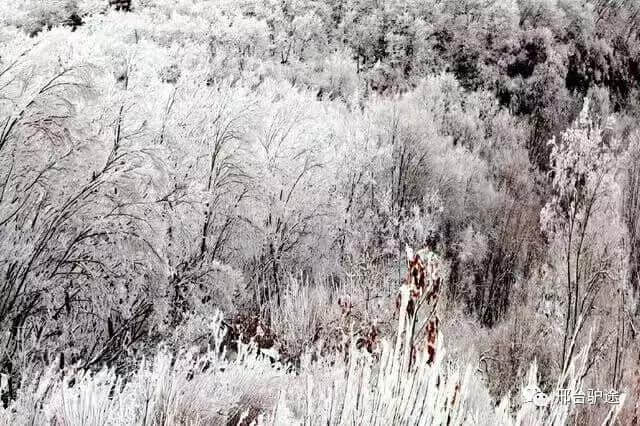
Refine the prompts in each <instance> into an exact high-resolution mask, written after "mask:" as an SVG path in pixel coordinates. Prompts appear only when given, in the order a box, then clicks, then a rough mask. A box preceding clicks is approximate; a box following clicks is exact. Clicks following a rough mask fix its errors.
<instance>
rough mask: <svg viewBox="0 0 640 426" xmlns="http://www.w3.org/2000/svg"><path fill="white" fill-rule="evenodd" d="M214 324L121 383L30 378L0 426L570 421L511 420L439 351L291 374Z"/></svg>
mask: <svg viewBox="0 0 640 426" xmlns="http://www.w3.org/2000/svg"><path fill="white" fill-rule="evenodd" d="M219 321H220V320H219V318H218V319H216V320H214V321H213V322H212V328H211V329H212V331H213V332H214V334H215V335H214V336H212V337H213V338H212V341H213V346H211V347H209V349H208V350H207V351H199V350H197V349H196V348H194V349H193V350H190V351H185V352H181V353H178V354H172V353H170V352H169V351H168V350H164V349H161V350H159V351H158V353H157V354H156V355H155V357H153V359H147V360H143V361H142V362H141V363H140V364H139V366H138V368H137V370H135V371H134V372H132V373H131V374H128V375H118V374H116V373H115V372H114V370H113V369H109V368H104V369H102V370H100V371H97V372H82V371H79V372H66V374H65V375H64V377H63V376H62V375H61V374H60V372H59V371H57V370H56V369H55V368H51V369H50V370H49V371H47V372H45V373H43V374H40V375H36V374H32V375H31V378H30V380H26V379H25V382H24V383H23V385H22V387H21V389H20V391H19V393H18V397H17V399H16V400H15V401H13V402H12V403H11V405H10V406H9V407H8V408H6V409H4V410H2V411H0V424H3V425H32V424H33V425H40V424H55V425H211V424H214V425H215V424H238V423H242V424H265V425H266V424H275V425H290V424H305V425H347V424H349V425H353V424H357V425H391V424H393V425H463V424H464V425H485V424H486V425H489V424H491V425H534V424H536V425H537V424H545V425H561V424H566V423H567V420H568V418H569V416H570V414H571V408H572V407H571V406H570V405H565V404H562V403H561V402H560V401H557V400H552V401H551V402H550V405H549V406H548V407H547V408H536V407H535V406H533V405H532V404H524V405H521V406H520V407H521V408H519V410H518V411H516V412H513V411H512V409H511V399H510V398H509V397H508V396H505V397H504V398H503V399H502V401H500V402H499V404H496V402H495V401H492V400H491V398H490V396H489V393H488V391H487V389H486V388H485V387H484V386H483V385H482V384H481V383H480V381H479V379H478V377H476V376H475V375H474V370H473V369H472V368H471V366H458V365H456V363H455V362H454V361H452V360H447V359H446V357H445V356H443V355H442V354H443V353H444V351H443V349H442V348H439V349H440V350H439V353H440V354H441V355H440V356H439V357H437V358H436V361H435V363H434V364H433V365H428V364H427V363H426V361H425V360H424V359H421V358H420V357H419V358H418V361H417V364H416V365H415V366H414V367H413V368H412V369H410V370H409V369H408V368H406V365H405V363H404V362H403V360H404V359H406V357H405V356H404V355H405V354H406V352H405V351H404V348H403V345H402V344H399V343H397V344H395V345H394V344H391V343H390V342H388V341H383V342H382V345H381V346H382V350H381V352H380V354H379V356H378V357H373V356H371V354H369V353H367V352H363V351H359V350H357V349H356V348H355V347H353V346H352V347H351V349H350V352H349V356H348V360H347V361H345V358H344V357H342V356H336V357H331V359H329V358H320V359H315V360H312V357H311V354H307V355H306V356H305V357H304V359H303V360H302V362H301V366H300V368H299V369H297V370H293V369H290V368H285V366H282V365H280V364H278V363H275V364H274V363H272V362H271V361H270V360H269V359H267V358H265V357H262V356H261V355H259V354H258V352H257V351H255V350H253V348H252V347H251V346H250V345H240V350H239V353H237V354H234V355H235V356H229V355H228V354H226V353H225V351H224V350H221V349H222V348H221V347H220V344H221V342H222V337H223V336H222V333H217V332H216V331H215V330H219V329H220V327H219V324H220V323H219ZM585 354H586V352H585V351H583V352H581V353H580V354H578V356H577V357H576V358H574V360H573V361H572V363H571V364H570V365H569V367H568V368H567V373H566V375H565V377H563V378H560V379H559V380H558V385H557V387H558V388H560V387H563V388H567V389H573V390H577V389H580V387H581V386H582V383H581V379H580V378H581V376H582V372H583V368H584V365H585V360H586V357H585ZM536 376H537V367H536V364H535V363H534V364H533V365H532V366H531V369H530V371H529V377H528V383H527V384H526V385H527V387H528V388H531V387H535V386H537V383H536ZM519 397H520V396H519V395H517V396H515V397H514V398H519ZM518 405H520V404H518ZM616 414H617V413H616V412H615V411H612V412H611V416H612V417H615V415H616ZM609 424H610V423H609Z"/></svg>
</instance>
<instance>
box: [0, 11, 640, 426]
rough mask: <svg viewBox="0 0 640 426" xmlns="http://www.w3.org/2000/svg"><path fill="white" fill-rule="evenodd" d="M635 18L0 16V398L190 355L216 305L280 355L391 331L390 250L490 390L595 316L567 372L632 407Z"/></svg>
mask: <svg viewBox="0 0 640 426" xmlns="http://www.w3.org/2000/svg"><path fill="white" fill-rule="evenodd" d="M638 22H639V21H638V10H637V7H636V6H635V5H634V4H633V2H587V1H577V0H576V1H570V0H567V1H538V0H519V1H508V2H503V1H490V0H489V1H475V0H473V1H472V0H467V1H463V2H459V1H455V2H454V1H437V0H433V1H432V0H424V1H367V0H332V1H307V2H303V1H289V0H287V1H275V0H273V1H272V0H262V1H249V0H248V1H240V2H237V1H224V0H219V1H204V0H202V1H177V2H176V1H173V0H171V1H168V0H167V1H164V0H163V1H145V0H139V1H134V2H132V3H131V6H130V7H129V6H128V5H127V7H120V10H116V8H115V7H110V6H109V2H107V1H106V0H105V1H102V0H100V1H98V0H72V1H59V2H39V1H26V0H25V1H20V2H15V3H13V4H7V5H2V6H0V342H1V344H0V348H3V349H2V353H1V354H0V373H1V374H2V382H1V383H0V385H2V386H1V387H2V398H3V404H4V405H6V406H10V405H11V401H12V400H14V399H16V397H17V395H18V393H19V392H21V388H22V387H23V386H24V383H25V377H27V376H28V374H27V372H29V374H31V372H33V371H43V370H44V369H45V368H47V367H48V366H49V365H51V364H52V363H56V365H57V368H59V369H61V370H63V371H71V370H75V369H82V370H87V369H88V370H91V369H98V368H101V367H102V366H104V365H107V366H108V367H109V368H113V369H115V371H116V373H117V374H126V373H128V372H131V371H133V370H135V369H136V368H138V367H137V363H138V362H139V360H140V359H141V358H143V357H144V356H153V354H154V353H155V351H156V349H157V345H158V344H159V343H160V342H164V343H165V344H168V345H170V346H171V347H172V348H173V349H178V348H182V347H185V346H190V345H194V344H195V345H205V344H206V342H207V340H208V336H209V335H210V333H211V329H210V328H209V327H208V324H209V320H210V318H211V317H212V316H213V315H215V313H216V312H218V311H222V312H224V315H225V318H224V320H223V321H222V323H221V324H222V326H223V327H226V328H227V329H228V331H229V333H228V334H229V335H233V336H234V337H240V334H244V335H245V337H246V335H251V337H255V338H256V339H258V340H260V341H259V342H258V344H259V345H262V346H264V347H265V348H266V347H270V348H276V351H277V352H278V356H279V357H282V358H283V359H286V360H289V361H291V362H293V364H294V365H298V366H299V365H300V363H301V362H302V361H301V359H302V358H303V355H304V354H305V352H306V351H309V350H310V348H313V349H312V351H315V352H314V357H322V356H325V355H326V354H327V353H332V352H335V351H336V350H342V351H344V350H345V348H346V347H348V346H349V339H351V337H353V340H354V341H360V342H362V341H368V340H371V339H373V337H372V336H374V335H376V336H377V335H378V334H380V335H386V336H392V335H393V334H394V330H395V327H394V325H395V324H396V322H395V321H396V317H395V315H396V314H397V313H396V312H395V310H394V303H393V301H394V299H395V296H396V291H397V288H398V286H399V284H400V282H401V280H402V278H403V276H404V274H405V273H406V270H405V269H406V268H405V263H404V257H403V253H404V246H405V245H406V244H408V245H410V246H413V247H423V246H430V247H431V248H432V249H434V250H436V251H437V252H439V253H440V254H441V255H442V258H443V259H444V263H443V267H444V268H445V270H446V271H445V273H444V274H443V275H444V276H445V277H446V282H445V283H444V290H443V299H444V300H443V301H442V303H440V305H439V309H440V315H441V317H442V320H443V321H442V323H443V326H442V329H443V335H444V336H445V342H446V345H447V348H448V354H449V356H450V357H451V358H452V359H459V360H460V361H461V362H465V363H469V364H470V365H473V366H474V369H475V370H477V371H474V372H473V374H474V377H475V380H481V379H482V380H485V381H486V386H487V388H488V389H489V390H490V392H491V393H492V395H493V397H494V398H496V400H498V399H499V398H502V396H503V395H505V394H507V392H509V391H512V392H513V391H516V390H517V389H518V386H519V384H520V383H521V382H522V380H523V377H524V374H525V372H526V371H527V369H528V368H529V365H530V363H531V362H532V361H533V360H534V359H535V360H537V365H538V366H539V371H540V375H541V383H540V384H541V387H542V388H543V389H545V387H546V389H547V390H551V389H552V386H554V385H555V383H556V378H557V377H561V376H562V374H563V373H565V372H566V370H567V367H568V366H569V363H570V360H572V359H574V358H575V356H576V354H577V352H578V351H579V349H580V348H581V347H583V346H585V345H586V344H587V343H588V342H589V341H590V339H589V330H592V333H593V334H592V338H591V341H592V344H591V345H590V346H588V348H589V349H588V350H586V352H585V353H584V357H585V358H584V360H585V364H584V371H583V373H584V376H583V377H581V378H580V381H581V383H582V382H583V381H584V383H585V386H589V387H593V388H601V389H602V388H606V389H609V388H614V389H619V390H625V391H626V392H627V393H628V398H627V405H626V407H625V408H624V409H623V411H622V413H621V419H622V420H621V421H624V422H631V421H632V420H633V419H636V421H638V419H639V418H638V416H640V412H638V410H636V408H635V405H636V404H637V401H638V397H639V396H638V392H639V391H640V383H634V382H633V380H634V379H633V375H632V374H631V373H630V372H631V371H634V370H636V369H638V368H639V365H640V364H639V363H640V361H639V360H640V354H639V353H638V349H637V347H638V345H637V343H638V342H637V336H636V330H637V327H638V314H639V313H640V303H638V292H639V290H640V281H639V280H640V273H639V272H638V271H639V270H640V266H639V265H640V228H639V227H640V219H639V214H640V204H639V199H640V198H639V196H640V181H639V179H640V170H639V169H638V160H639V159H640V154H639V152H640V137H639V136H638V133H637V128H636V127H637V124H636V123H637V118H638V117H639V116H640V105H638V104H637V94H638V88H639V87H640V86H639V84H640V75H639V74H638V62H637V61H638V59H637V58H638V53H639V52H638V48H639V47H640V42H638V29H639V28H640V27H638ZM247 324H249V325H247ZM242 327H245V329H242ZM374 331H375V333H374ZM236 334H237V335H236ZM352 335H355V336H352ZM358 339H360V340H358ZM513 404H514V406H513V407H511V408H514V409H515V408H518V406H517V405H518V403H517V402H513ZM606 413H607V411H606V410H604V409H603V407H597V406H596V407H585V408H583V409H582V410H580V411H579V412H578V413H576V414H575V415H576V416H580V419H581V421H584V422H585V423H588V422H601V421H602V419H603V418H604V417H605V416H606Z"/></svg>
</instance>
